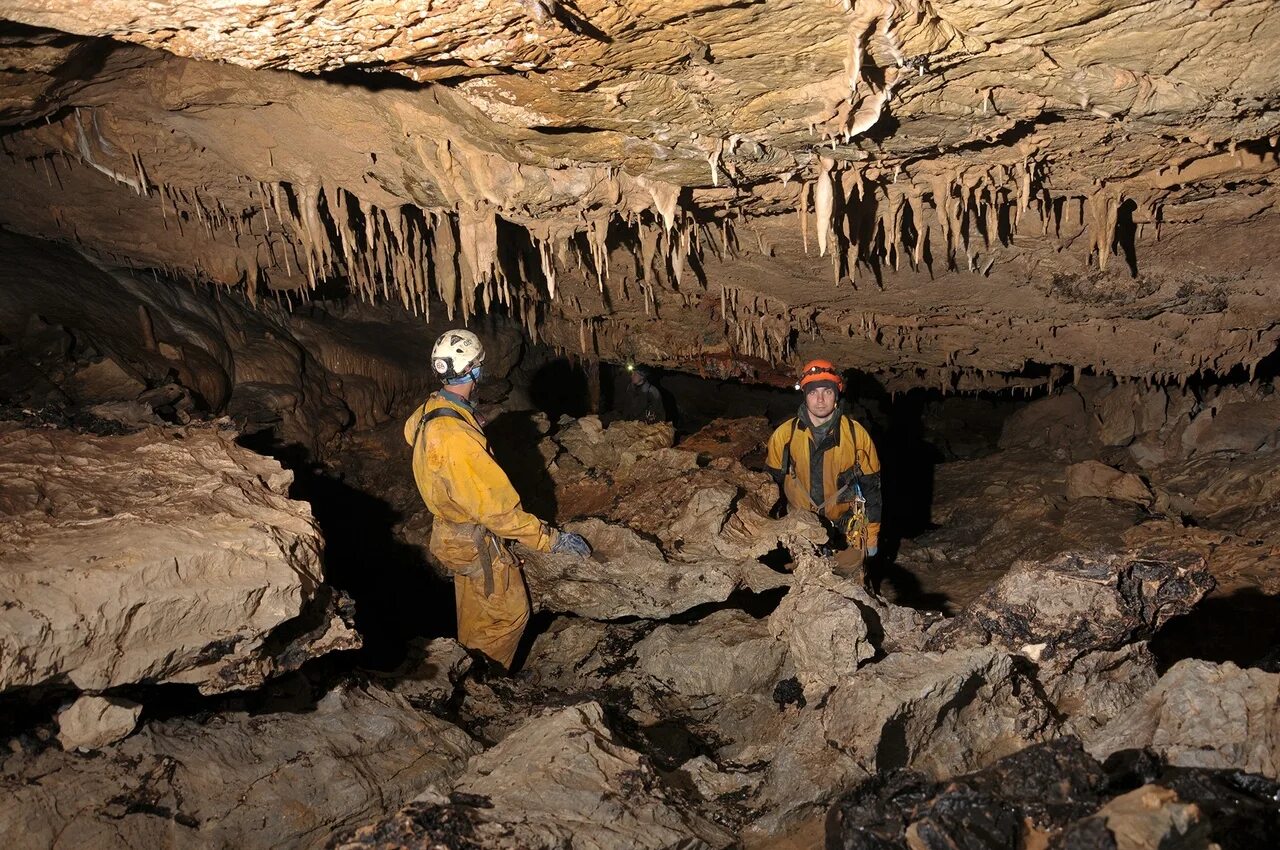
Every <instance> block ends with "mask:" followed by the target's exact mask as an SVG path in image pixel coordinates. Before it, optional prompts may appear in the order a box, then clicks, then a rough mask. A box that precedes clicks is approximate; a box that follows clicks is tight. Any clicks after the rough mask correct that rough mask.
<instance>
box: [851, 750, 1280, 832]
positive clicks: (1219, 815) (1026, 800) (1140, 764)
mask: <svg viewBox="0 0 1280 850" xmlns="http://www.w3.org/2000/svg"><path fill="white" fill-rule="evenodd" d="M1278 789H1280V786H1277V785H1276V783H1274V782H1270V781H1269V780H1266V779H1263V778H1262V777H1258V776H1253V775H1249V774H1243V773H1239V772H1235V771H1213V770H1203V769H1195V770H1186V769H1181V768H1170V767H1167V766H1166V765H1164V764H1163V763H1162V762H1161V761H1160V760H1159V758H1156V757H1153V756H1151V755H1150V754H1149V753H1143V752H1140V751H1129V752H1127V753H1125V754H1123V756H1122V757H1118V758H1116V759H1111V760H1108V762H1107V763H1106V764H1105V765H1103V764H1100V763H1098V762H1097V761H1096V760H1094V759H1093V758H1092V757H1091V756H1089V755H1088V754H1087V753H1086V752H1085V751H1084V750H1083V749H1082V748H1081V745H1080V742H1079V740H1077V739H1075V738H1070V737H1068V738H1061V739H1058V740H1055V741H1051V742H1048V743H1045V744H1038V745H1035V746H1031V747H1028V748H1027V749H1025V750H1022V751H1021V752H1018V753H1015V754H1013V755H1011V756H1009V757H1007V758H1004V759H1001V760H999V761H997V762H995V763H994V764H992V765H990V766H989V767H987V768H985V769H983V770H980V771H977V772H974V773H969V774H965V775H962V776H958V777H955V778H953V779H950V780H947V781H943V782H933V781H930V780H928V779H926V778H925V777H923V776H921V775H920V774H918V773H914V772H912V771H906V770H904V771H894V772H891V773H887V774H882V775H879V776H876V777H874V778H870V779H868V780H867V781H865V782H863V783H862V784H860V785H859V786H857V787H856V788H854V789H853V790H851V791H850V792H848V793H847V794H845V795H844V796H843V797H841V799H840V800H839V801H837V802H836V803H835V804H834V805H833V806H832V807H831V809H830V810H829V812H828V815H827V823H826V847H827V850H906V848H910V850H995V849H996V848H1009V847H1053V848H1059V850H1120V848H1124V850H1152V848H1156V847H1162V848H1171V847H1188V848H1190V847H1208V846H1219V847H1223V848H1231V850H1236V848H1239V850H1244V848H1254V847H1267V846H1273V845H1274V844H1275V842H1276V840H1277V839H1278V838H1280V804H1277V803H1276V798H1275V796H1274V795H1275V792H1276V791H1277V790H1278ZM1210 842H1213V844H1211V843H1210Z"/></svg>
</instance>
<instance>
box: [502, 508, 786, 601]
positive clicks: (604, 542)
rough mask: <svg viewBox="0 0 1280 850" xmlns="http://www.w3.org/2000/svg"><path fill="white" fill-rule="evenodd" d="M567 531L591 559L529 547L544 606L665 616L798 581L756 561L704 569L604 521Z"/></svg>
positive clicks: (526, 553) (534, 586)
mask: <svg viewBox="0 0 1280 850" xmlns="http://www.w3.org/2000/svg"><path fill="white" fill-rule="evenodd" d="M565 528H567V529H569V530H570V531H574V532H577V533H578V534H581V535H582V536H583V537H585V538H586V539H587V541H588V542H590V544H591V546H592V550H593V552H592V554H591V556H590V557H586V558H582V557H578V556H576V555H552V554H548V553H542V552H533V551H530V550H527V549H521V557H522V558H523V559H524V561H525V577H526V579H527V581H528V584H529V591H530V594H531V595H532V596H533V600H534V604H535V606H536V607H537V608H539V609H541V610H546V611H556V612H561V613H573V614H579V615H581V616H583V617H591V618H593V619H599V620H609V619H616V618H618V617H645V618H651V619H663V618H666V617H670V616H673V615H675V614H679V613H680V612H682V611H687V610H689V609H690V608H694V607H696V606H698V605H702V604H705V603H708V602H723V601H724V600H725V599H727V598H729V594H731V593H733V591H734V590H737V589H738V588H740V587H746V588H749V589H751V590H754V591H756V592H760V591H764V590H771V589H773V588H777V587H783V586H785V585H786V584H787V583H788V582H789V581H790V577H789V576H787V575H785V574H782V573H778V572H775V571H774V570H771V569H769V568H768V567H766V566H764V565H763V564H761V563H759V562H758V561H755V560H753V559H747V560H741V559H736V560H735V559H729V558H715V557H713V558H704V559H701V560H699V561H698V562H697V564H696V566H693V565H690V564H686V563H680V562H676V561H671V560H669V559H668V558H667V557H666V556H665V555H664V554H663V552H662V550H660V549H659V548H658V547H657V545H655V544H654V543H652V542H650V541H649V540H646V539H644V538H642V537H640V536H639V535H638V534H636V533H635V532H634V531H631V530H630V529H628V528H626V527H625V526H621V525H612V524H609V523H606V522H604V521H603V520H599V519H587V520H582V521H581V522H571V523H567V524H566V525H565Z"/></svg>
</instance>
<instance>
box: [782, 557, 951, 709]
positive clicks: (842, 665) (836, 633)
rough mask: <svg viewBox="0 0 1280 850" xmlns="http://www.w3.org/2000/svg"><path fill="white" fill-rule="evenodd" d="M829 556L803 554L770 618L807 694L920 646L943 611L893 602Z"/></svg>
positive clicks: (817, 692) (815, 694) (815, 693)
mask: <svg viewBox="0 0 1280 850" xmlns="http://www.w3.org/2000/svg"><path fill="white" fill-rule="evenodd" d="M832 564H833V562H832V561H831V560H830V559H827V558H819V557H815V556H812V555H801V556H800V558H799V559H798V560H797V563H796V567H795V571H794V574H793V575H794V580H793V582H792V586H791V589H790V590H789V591H787V595H786V596H784V597H783V598H782V602H781V603H779V605H778V607H777V609H775V610H774V612H773V613H772V614H771V615H770V616H769V629H770V631H771V632H772V633H773V635H774V636H775V637H777V638H778V639H779V640H781V641H783V642H784V643H786V645H787V646H788V648H789V649H790V651H791V662H792V665H793V666H794V668H795V671H796V677H797V678H798V679H799V680H800V683H801V684H802V685H803V686H804V690H805V697H806V698H807V699H816V698H817V697H819V696H821V694H822V693H824V692H825V691H827V690H829V689H830V688H832V687H835V686H836V685H837V684H839V683H840V682H841V681H843V680H844V679H846V678H847V677H848V676H849V675H851V674H852V673H853V672H854V671H855V670H857V669H858V666H859V665H860V664H862V663H864V662H866V661H867V660H869V659H871V658H872V657H874V656H876V655H877V654H883V653H886V652H898V651H902V650H919V649H920V648H921V647H922V644H923V641H924V639H925V634H926V632H927V630H928V629H929V628H930V626H932V625H933V624H934V623H935V622H937V619H938V618H937V615H931V614H927V613H925V612H922V611H917V610H915V609H913V608H905V607H902V606H900V605H893V604H890V603H887V602H885V601H883V600H881V599H878V598H876V597H874V596H872V595H871V594H869V593H867V591H866V590H865V589H864V588H863V586H862V582H861V580H860V579H856V578H845V577H843V576H839V575H836V574H835V573H834V572H833V570H832Z"/></svg>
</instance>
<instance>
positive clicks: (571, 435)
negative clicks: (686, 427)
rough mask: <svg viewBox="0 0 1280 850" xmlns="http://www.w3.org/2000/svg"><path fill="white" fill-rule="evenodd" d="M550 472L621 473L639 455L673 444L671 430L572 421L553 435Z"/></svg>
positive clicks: (593, 419) (596, 419) (635, 424)
mask: <svg viewBox="0 0 1280 850" xmlns="http://www.w3.org/2000/svg"><path fill="white" fill-rule="evenodd" d="M552 440H553V442H554V447H555V448H556V452H555V453H554V454H553V455H552V457H555V458H556V460H555V461H554V463H555V467H554V471H556V472H558V473H561V474H563V473H571V472H574V471H576V470H594V471H595V472H597V473H601V472H610V473H625V472H626V471H628V470H629V469H630V468H631V467H632V466H634V465H635V462H636V459H637V458H638V457H640V456H641V455H644V454H647V453H650V452H653V451H656V450H658V449H665V448H671V446H672V445H674V444H675V428H673V427H672V426H671V425H670V424H669V423H666V422H658V423H654V424H649V423H646V422H626V421H623V422H614V423H613V424H612V425H609V426H608V427H605V426H604V425H602V424H601V423H600V417H598V416H583V417H582V418H581V419H575V420H573V421H572V422H570V423H569V424H568V425H566V426H565V427H564V428H562V429H560V430H559V431H558V432H556V435H555V437H554V438H552Z"/></svg>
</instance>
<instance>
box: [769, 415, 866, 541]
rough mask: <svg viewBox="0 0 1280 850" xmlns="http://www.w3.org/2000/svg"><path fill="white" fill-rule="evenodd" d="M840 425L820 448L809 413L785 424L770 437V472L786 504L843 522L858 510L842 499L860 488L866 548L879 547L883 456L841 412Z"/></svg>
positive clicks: (864, 434) (825, 439)
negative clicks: (843, 518) (881, 460)
mask: <svg viewBox="0 0 1280 850" xmlns="http://www.w3.org/2000/svg"><path fill="white" fill-rule="evenodd" d="M835 416H836V417H837V419H836V421H835V422H834V423H832V426H831V428H830V429H828V430H827V433H826V436H825V438H824V439H823V440H822V442H821V444H817V443H815V441H814V438H813V426H812V424H811V423H810V422H809V417H808V414H807V413H806V412H805V410H804V408H801V410H800V414H799V415H798V416H796V417H794V418H792V419H789V420H787V421H786V422H783V423H782V425H780V426H779V427H778V429H777V430H775V431H774V432H773V436H771V437H770V438H769V452H768V457H767V459H766V465H767V466H768V469H769V472H770V474H772V475H773V477H774V480H776V481H777V482H778V485H779V486H780V487H782V492H783V495H785V496H786V497H787V504H788V505H791V506H792V507H796V508H802V509H804V510H810V511H815V512H817V511H818V510H819V509H820V508H822V506H823V505H825V508H822V513H823V514H824V515H825V516H826V517H827V519H830V520H838V519H840V518H841V517H843V516H844V515H845V514H847V513H848V512H849V511H850V509H852V507H853V503H852V498H849V499H844V498H842V497H843V496H845V494H847V493H851V492H852V491H853V489H854V488H853V487H852V486H851V485H853V484H857V486H858V489H860V490H861V491H862V497H863V498H864V499H866V502H867V545H868V546H875V545H877V543H878V541H879V537H880V519H881V514H882V513H883V510H884V499H883V497H882V496H881V492H880V457H879V455H877V454H876V446H875V443H873V442H872V441H871V435H870V434H868V433H867V429H866V428H863V427H862V425H861V424H860V423H858V422H856V421H854V420H853V419H851V418H850V417H848V416H846V415H845V414H844V410H843V408H839V409H837V411H836V413H835Z"/></svg>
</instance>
